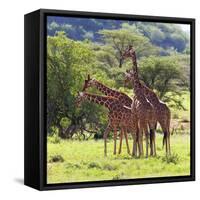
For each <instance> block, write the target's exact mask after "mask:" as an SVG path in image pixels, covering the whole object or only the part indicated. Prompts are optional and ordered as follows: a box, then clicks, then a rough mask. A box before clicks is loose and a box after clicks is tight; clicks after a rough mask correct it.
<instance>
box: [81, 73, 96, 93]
mask: <svg viewBox="0 0 200 200" xmlns="http://www.w3.org/2000/svg"><path fill="white" fill-rule="evenodd" d="M93 82H94V79H91V78H90V75H89V74H88V78H87V79H86V80H85V82H84V85H83V90H82V91H83V92H84V91H86V89H87V88H89V87H91V86H92V84H93Z"/></svg>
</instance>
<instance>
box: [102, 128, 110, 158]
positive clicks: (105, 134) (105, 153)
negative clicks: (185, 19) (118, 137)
mask: <svg viewBox="0 0 200 200" xmlns="http://www.w3.org/2000/svg"><path fill="white" fill-rule="evenodd" d="M109 131H110V127H109V126H107V127H106V130H105V131H104V134H103V138H104V156H107V136H108V133H109Z"/></svg>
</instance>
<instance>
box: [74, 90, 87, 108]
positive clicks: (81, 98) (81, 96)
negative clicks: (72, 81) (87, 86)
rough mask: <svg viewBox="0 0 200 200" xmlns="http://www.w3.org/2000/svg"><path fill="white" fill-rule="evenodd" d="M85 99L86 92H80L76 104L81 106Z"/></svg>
mask: <svg viewBox="0 0 200 200" xmlns="http://www.w3.org/2000/svg"><path fill="white" fill-rule="evenodd" d="M84 100H85V95H84V92H78V95H77V97H76V100H75V104H76V106H77V107H79V106H80V105H81V103H82V102H83V101H84Z"/></svg>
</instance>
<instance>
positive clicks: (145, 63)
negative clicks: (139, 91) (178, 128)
mask: <svg viewBox="0 0 200 200" xmlns="http://www.w3.org/2000/svg"><path fill="white" fill-rule="evenodd" d="M180 64H181V62H180V61H179V58H178V56H164V57H154V56H150V57H148V58H143V59H142V60H141V61H140V62H139V74H140V78H141V80H143V81H144V82H145V84H146V85H147V86H148V87H149V88H151V89H154V90H155V91H156V93H157V94H158V96H159V98H160V99H161V100H163V101H165V102H169V101H170V102H173V103H174V104H175V105H176V107H178V108H182V109H184V107H183V105H182V102H181V98H179V99H177V98H175V96H177V95H181V92H182V91H184V90H188V89H189V76H188V74H187V73H186V71H185V66H182V65H180ZM187 68H189V65H188V66H187Z"/></svg>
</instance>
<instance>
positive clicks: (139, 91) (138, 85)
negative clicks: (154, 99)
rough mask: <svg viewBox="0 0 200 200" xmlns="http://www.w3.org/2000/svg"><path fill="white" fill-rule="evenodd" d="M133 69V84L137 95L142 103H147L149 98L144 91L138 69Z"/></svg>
mask: <svg viewBox="0 0 200 200" xmlns="http://www.w3.org/2000/svg"><path fill="white" fill-rule="evenodd" d="M133 71H134V73H133V78H132V86H133V89H134V92H135V95H136V97H137V99H138V100H139V101H140V102H141V103H143V104H146V103H147V99H146V98H145V95H144V93H143V90H142V84H141V83H140V80H139V78H138V74H137V72H136V70H135V69H134V70H133Z"/></svg>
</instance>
